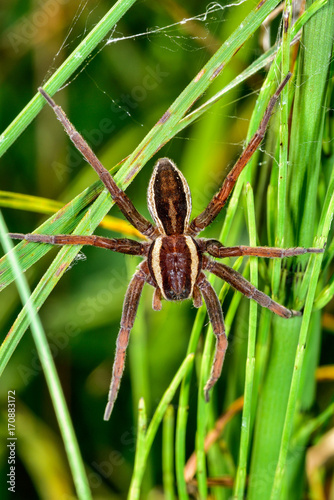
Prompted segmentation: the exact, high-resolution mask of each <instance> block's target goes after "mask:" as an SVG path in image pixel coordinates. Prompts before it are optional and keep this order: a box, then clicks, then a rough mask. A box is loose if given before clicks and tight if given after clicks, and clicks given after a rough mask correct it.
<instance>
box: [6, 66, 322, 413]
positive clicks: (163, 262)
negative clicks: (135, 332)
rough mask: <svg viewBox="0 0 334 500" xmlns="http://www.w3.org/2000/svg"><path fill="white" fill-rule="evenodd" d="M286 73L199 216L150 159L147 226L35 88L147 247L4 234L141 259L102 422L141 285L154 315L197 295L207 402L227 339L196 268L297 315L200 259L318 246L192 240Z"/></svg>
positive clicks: (170, 170)
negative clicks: (206, 355) (205, 334)
mask: <svg viewBox="0 0 334 500" xmlns="http://www.w3.org/2000/svg"><path fill="white" fill-rule="evenodd" d="M290 76H291V75H290V74H289V75H288V76H287V77H286V78H285V79H284V80H283V82H282V83H281V85H280V86H279V87H278V89H277V91H276V92H275V94H274V95H273V97H272V98H271V99H270V102H269V104H268V107H267V109H266V112H265V114H264V116H263V118H262V121H261V124H260V126H259V128H258V130H257V132H256V133H255V134H254V136H253V137H252V139H251V140H250V142H249V143H248V145H247V146H246V148H245V149H244V151H243V153H242V155H241V156H240V158H239V159H238V160H237V162H236V164H235V165H234V167H233V168H232V170H231V171H230V173H229V174H228V176H227V177H226V179H225V181H224V183H223V185H222V187H221V188H220V190H219V191H218V193H217V194H216V195H215V196H214V197H213V198H212V200H211V201H210V203H209V204H208V206H207V207H206V208H205V209H204V210H203V212H202V213H200V214H199V215H198V216H197V217H195V218H194V219H193V220H192V221H191V222H190V214H191V196H190V190H189V186H188V184H187V181H186V180H185V178H184V176H183V175H182V173H181V172H180V171H179V170H178V168H177V167H176V166H175V164H174V163H173V162H172V161H171V160H169V159H168V158H162V159H160V160H158V162H157V163H156V165H155V168H154V170H153V174H152V177H151V180H150V183H149V187H148V194H147V198H148V207H149V210H150V213H151V215H152V218H153V220H154V222H155V225H153V224H152V223H151V222H149V221H148V220H147V219H145V217H143V216H142V215H141V214H140V213H139V212H138V211H137V210H136V208H135V207H134V205H133V204H132V202H131V200H130V199H129V198H128V196H127V195H126V194H125V193H124V191H122V190H121V189H120V188H119V187H118V186H117V184H116V183H115V181H114V179H113V178H112V176H111V175H110V173H109V172H108V170H106V169H105V168H104V167H103V165H102V164H101V163H100V161H99V160H98V158H97V157H96V156H95V155H94V153H93V151H92V150H91V149H90V147H89V146H88V144H87V143H86V142H85V141H84V139H83V137H82V136H81V135H80V134H79V133H78V132H77V131H76V130H75V128H74V127H73V125H72V124H71V123H70V122H69V120H68V118H67V117H66V115H65V113H64V112H63V111H62V109H61V108H60V107H59V106H57V105H56V103H55V102H54V101H53V100H52V99H51V97H50V96H49V95H48V94H47V93H46V92H45V91H44V90H43V89H41V88H40V89H39V91H40V92H41V94H42V95H43V96H44V97H45V99H46V100H47V102H48V103H49V104H50V106H51V107H52V108H53V110H54V111H55V113H56V115H57V117H58V119H59V120H60V121H61V123H62V125H63V127H64V129H65V131H66V132H67V134H68V135H69V137H70V139H71V140H72V141H73V143H74V145H75V146H76V148H77V149H78V150H79V151H80V152H81V153H82V154H83V156H84V157H85V158H86V160H87V161H88V162H89V163H90V164H91V166H92V167H93V168H94V170H95V171H96V172H97V174H98V175H99V177H100V178H101V180H102V181H103V183H104V185H105V186H106V187H107V189H108V190H109V192H110V195H111V196H112V198H113V200H114V201H115V203H116V204H117V205H118V207H119V208H120V210H121V211H122V213H123V214H124V216H125V217H126V218H127V219H128V221H129V222H130V223H131V224H132V225H133V226H134V227H135V228H136V229H138V231H140V232H141V233H142V234H143V235H144V236H146V237H147V239H148V241H147V242H144V243H140V242H138V241H134V240H130V239H126V238H122V239H111V238H103V237H101V236H95V235H92V236H76V235H52V236H50V235H43V234H36V233H35V234H26V235H24V234H19V233H11V236H12V237H13V238H17V239H25V240H27V241H33V242H41V243H50V244H53V245H94V246H97V247H102V248H107V249H110V250H113V251H115V252H121V253H125V254H131V255H139V256H141V257H143V258H144V261H143V262H142V263H141V264H140V265H139V268H138V270H137V271H136V272H135V274H134V276H133V278H132V280H131V282H130V284H129V287H128V289H127V292H126V296H125V299H124V305H123V313H122V319H121V328H120V331H119V334H118V337H117V347H116V354H115V360H114V366H113V373H112V380H111V384H110V391H109V398H108V404H107V407H106V411H105V414H104V419H105V420H108V419H109V417H110V414H111V412H112V409H113V405H114V402H115V400H116V397H117V393H118V389H119V385H120V380H121V377H122V374H123V370H124V362H125V353H126V348H127V345H128V341H129V335H130V331H131V328H132V326H133V323H134V320H135V316H136V312H137V307H138V303H139V299H140V295H141V292H142V289H143V286H144V284H145V283H148V284H149V285H151V286H153V287H154V296H153V309H155V310H159V309H161V299H162V298H164V299H165V300H172V301H178V300H184V299H188V298H189V299H190V298H192V299H193V301H194V305H195V307H200V306H201V304H202V297H203V298H204V301H205V304H206V307H207V311H208V315H209V318H210V321H211V324H212V328H213V332H214V334H215V335H216V339H217V341H216V351H215V356H214V361H213V365H212V370H211V375H210V378H209V380H208V381H207V383H206V385H205V388H204V393H205V399H206V400H207V401H208V400H209V391H210V389H211V388H212V387H213V386H214V384H215V383H216V381H217V380H218V378H219V376H220V373H221V370H222V366H223V362H224V357H225V352H226V349H227V338H226V334H225V327H224V320H223V313H222V310H221V306H220V302H219V300H218V297H217V294H216V292H215V291H214V289H213V288H212V286H211V285H210V283H209V281H208V280H207V279H206V276H205V274H204V271H207V272H211V273H213V274H215V275H216V276H218V277H219V278H222V279H223V280H224V281H226V282H227V283H229V284H230V285H231V286H232V287H234V288H235V289H236V290H239V291H240V292H242V293H243V294H244V295H245V296H246V297H248V298H250V299H253V300H255V301H256V302H258V303H259V304H260V305H261V306H263V307H267V308H268V309H270V310H271V311H273V312H274V313H275V314H278V315H279V316H282V317H284V318H290V317H291V316H294V315H297V314H300V313H299V312H296V311H293V310H290V309H287V308H286V307H284V306H282V305H280V304H278V303H277V302H275V301H273V300H272V299H271V298H270V297H268V296H267V295H265V294H264V293H262V292H260V291H259V290H257V289H256V288H255V287H254V286H253V285H252V284H251V283H249V282H248V281H247V280H246V279H245V278H244V277H243V276H242V275H241V274H239V273H238V272H237V271H235V270H234V269H232V268H230V267H228V266H226V265H224V264H220V263H218V262H216V261H214V260H213V259H211V258H210V257H209V256H208V255H205V254H209V255H210V256H212V257H216V258H223V257H236V256H240V255H254V256H258V257H278V258H282V257H291V256H293V255H300V254H304V253H310V252H313V253H317V252H322V251H323V250H322V249H317V248H301V247H297V248H287V249H282V248H270V247H246V246H236V247H224V246H223V245H222V244H221V243H220V242H219V241H216V240H206V239H201V238H198V239H197V238H195V237H196V236H197V234H198V233H200V232H201V231H202V230H203V229H205V228H206V227H207V226H208V225H209V224H210V223H211V222H212V221H213V220H214V219H215V217H216V216H217V215H218V214H219V212H220V211H221V209H222V208H223V206H224V205H225V203H226V200H227V198H228V196H229V194H230V193H231V191H232V189H233V186H234V184H235V182H236V180H237V178H238V176H239V175H240V173H241V171H242V169H243V168H244V167H245V165H246V164H247V163H248V161H249V160H250V158H251V156H252V155H253V154H254V152H255V151H256V149H257V148H258V146H259V144H260V142H261V140H262V138H263V136H264V133H265V131H266V128H267V125H268V122H269V118H270V115H271V112H272V110H273V107H274V105H275V103H276V101H277V99H278V97H279V95H280V93H281V91H282V89H283V87H284V85H286V83H287V81H288V80H289V78H290Z"/></svg>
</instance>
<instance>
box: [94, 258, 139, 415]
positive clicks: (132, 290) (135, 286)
mask: <svg viewBox="0 0 334 500" xmlns="http://www.w3.org/2000/svg"><path fill="white" fill-rule="evenodd" d="M145 265H146V262H144V263H143V264H142V265H141V266H140V269H139V270H138V271H137V272H136V273H135V275H134V276H133V278H132V280H131V281H130V284H129V286H128V289H127V292H126V295H125V299H124V304H123V312H122V318H121V328H120V330H119V333H118V337H117V342H116V353H115V359H114V365H113V369H112V378H111V382H110V389H109V395H108V403H107V406H106V409H105V412H104V417H103V418H104V420H109V418H110V415H111V412H112V410H113V407H114V403H115V400H116V398H117V394H118V390H119V386H120V383H121V379H122V375H123V371H124V366H125V356H126V349H127V346H128V343H129V336H130V331H131V329H132V327H133V324H134V321H135V317H136V313H137V309H138V304H139V299H140V296H141V293H142V290H143V286H144V284H145V282H147V281H148V280H149V274H148V272H147V270H146V267H145Z"/></svg>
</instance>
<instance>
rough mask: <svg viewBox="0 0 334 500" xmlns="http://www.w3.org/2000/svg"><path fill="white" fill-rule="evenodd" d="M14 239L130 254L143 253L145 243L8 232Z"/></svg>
mask: <svg viewBox="0 0 334 500" xmlns="http://www.w3.org/2000/svg"><path fill="white" fill-rule="evenodd" d="M9 236H10V237H11V238H13V239H14V240H26V241H31V242H35V243H49V244H51V245H92V246H94V247H100V248H107V249H109V250H112V251H113V252H120V253H125V254H130V255H145V254H146V249H147V244H145V243H139V242H138V241H135V240H130V239H127V238H104V237H102V236H96V235H95V234H93V235H89V236H79V235H78V236H77V235H74V234H57V235H48V234H36V233H34V234H30V233H29V234H20V233H9Z"/></svg>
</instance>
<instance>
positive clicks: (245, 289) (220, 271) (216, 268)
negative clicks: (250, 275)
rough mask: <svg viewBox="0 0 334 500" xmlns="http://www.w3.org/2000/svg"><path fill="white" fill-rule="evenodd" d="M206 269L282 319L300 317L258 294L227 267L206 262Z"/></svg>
mask: <svg viewBox="0 0 334 500" xmlns="http://www.w3.org/2000/svg"><path fill="white" fill-rule="evenodd" d="M206 269H207V270H208V271H210V273H213V274H215V275H216V276H218V277H219V278H221V279H223V280H224V281H226V283H229V284H230V285H231V286H232V287H233V288H235V289H236V290H238V291H239V292H241V293H243V294H244V295H245V296H246V297H247V298H249V299H253V300H255V301H256V302H257V303H258V304H260V306H262V307H267V308H268V309H270V310H271V311H273V312H274V313H275V314H278V316H281V317H282V318H291V317H292V316H301V313H300V312H299V311H293V310H292V309H287V308H286V307H284V306H281V304H278V302H275V301H274V300H272V299H271V298H270V297H268V295H266V294H265V293H263V292H260V290H258V289H257V288H255V286H254V285H252V284H251V283H249V281H247V280H246V279H245V278H244V277H243V276H242V275H241V274H240V273H238V272H237V271H235V270H234V269H232V268H231V267H229V266H225V265H224V264H220V263H219V262H214V261H209V259H208V261H207V264H206Z"/></svg>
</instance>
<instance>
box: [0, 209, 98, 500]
mask: <svg viewBox="0 0 334 500" xmlns="http://www.w3.org/2000/svg"><path fill="white" fill-rule="evenodd" d="M7 232H8V230H7V227H6V224H5V221H4V218H3V216H2V213H1V212H0V241H1V245H2V247H3V249H4V250H5V251H6V252H9V259H10V265H11V266H12V267H13V272H14V273H15V281H16V284H17V289H18V292H19V294H20V297H21V300H22V303H23V304H25V308H26V310H27V314H28V315H29V319H30V323H31V332H32V336H33V338H34V341H35V345H36V349H37V352H38V356H39V359H40V362H41V365H42V368H43V371H44V375H45V379H46V382H47V385H48V388H49V392H50V396H51V399H52V402H53V406H54V410H55V413H56V416H57V420H58V424H59V428H60V432H61V434H62V437H63V441H64V447H65V450H66V453H67V458H68V461H69V465H70V468H71V471H72V476H73V481H74V484H75V487H76V491H77V495H78V498H79V499H80V500H90V499H92V498H93V497H92V495H91V492H90V488H89V484H88V479H87V476H86V472H85V467H84V463H83V461H82V457H81V454H80V449H79V445H78V442H77V439H76V436H75V432H74V428H73V425H72V422H71V417H70V414H69V411H68V408H67V405H66V401H65V397H64V394H63V391H62V388H61V384H60V381H59V378H58V374H57V370H56V367H55V364H54V361H53V357H52V354H51V351H50V348H49V345H48V342H47V339H46V335H45V332H44V329H43V326H42V323H41V321H40V319H39V316H38V314H37V311H36V309H35V307H34V304H33V302H32V301H31V298H30V290H29V287H28V284H27V282H26V280H25V277H24V276H23V273H22V269H21V268H20V263H19V261H18V260H17V258H16V256H15V253H14V252H11V250H12V248H13V245H12V243H11V240H10V239H9V238H8V236H7Z"/></svg>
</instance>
